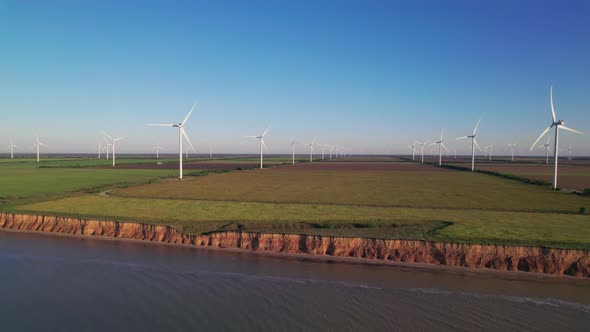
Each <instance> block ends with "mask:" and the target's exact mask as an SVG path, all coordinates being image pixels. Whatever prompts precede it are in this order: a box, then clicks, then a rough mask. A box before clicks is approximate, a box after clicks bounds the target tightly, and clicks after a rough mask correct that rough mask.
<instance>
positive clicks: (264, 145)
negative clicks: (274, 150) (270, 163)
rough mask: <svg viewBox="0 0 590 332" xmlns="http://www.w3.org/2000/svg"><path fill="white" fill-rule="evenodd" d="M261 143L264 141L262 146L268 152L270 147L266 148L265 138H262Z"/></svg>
mask: <svg viewBox="0 0 590 332" xmlns="http://www.w3.org/2000/svg"><path fill="white" fill-rule="evenodd" d="M260 143H262V146H263V147H264V150H265V151H266V152H268V149H267V148H266V144H264V139H263V138H261V139H260Z"/></svg>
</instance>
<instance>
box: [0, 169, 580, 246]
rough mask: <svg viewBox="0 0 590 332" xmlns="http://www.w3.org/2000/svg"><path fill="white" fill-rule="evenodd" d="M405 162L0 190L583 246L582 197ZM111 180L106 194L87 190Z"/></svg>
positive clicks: (199, 229) (32, 207)
mask: <svg viewBox="0 0 590 332" xmlns="http://www.w3.org/2000/svg"><path fill="white" fill-rule="evenodd" d="M226 161H229V160H226ZM331 163H333V161H332V162H329V163H325V165H328V164H331ZM302 166H304V165H302ZM410 166H411V168H410V169H408V168H404V169H406V170H403V171H400V170H388V171H373V170H370V169H369V170H334V169H319V170H318V169H314V170H311V169H305V170H295V169H291V167H290V166H282V167H275V168H269V169H264V170H244V171H235V172H228V173H219V174H208V175H206V176H199V177H194V178H187V179H186V180H184V181H182V182H178V181H157V182H152V183H147V182H149V181H153V180H154V179H157V178H158V177H160V176H161V177H166V176H175V175H176V172H175V171H153V170H109V169H93V168H80V169H77V168H36V169H35V168H34V169H31V168H26V167H24V168H18V167H17V168H13V167H6V168H5V167H1V166H0V196H4V197H17V198H18V197H21V196H22V197H28V199H15V200H13V201H11V204H5V205H4V206H3V207H2V209H4V210H7V211H16V212H22V213H38V214H51V215H67V216H77V217H89V218H100V219H111V220H121V221H136V222H147V223H152V224H165V225H171V226H173V227H177V228H179V229H182V230H183V231H184V232H186V233H188V234H201V233H207V232H216V231H225V230H249V231H260V232H281V233H298V234H314V235H335V236H362V237H375V238H401V239H423V240H436V241H448V242H463V243H482V244H483V243H494V244H514V245H534V246H546V247H560V248H583V249H590V216H588V215H579V214H576V213H577V212H578V211H579V209H580V208H581V207H586V208H588V210H590V198H588V197H582V196H576V195H573V194H567V193H561V192H556V191H550V190H546V189H545V188H544V187H542V186H537V185H530V184H524V183H521V182H518V181H513V180H507V179H502V178H498V177H495V176H490V175H486V174H477V173H476V174H471V173H467V172H461V171H454V170H433V169H432V168H431V167H430V166H420V165H413V166H412V165H410ZM422 167H423V168H422ZM11 172H12V173H11ZM166 172H168V173H171V174H167V173H166ZM197 174H198V173H197ZM146 183H147V184H146ZM117 187H118V189H115V190H114V191H113V192H112V193H113V195H114V196H111V197H103V196H98V195H97V194H95V193H91V192H95V191H97V188H98V189H103V188H117Z"/></svg>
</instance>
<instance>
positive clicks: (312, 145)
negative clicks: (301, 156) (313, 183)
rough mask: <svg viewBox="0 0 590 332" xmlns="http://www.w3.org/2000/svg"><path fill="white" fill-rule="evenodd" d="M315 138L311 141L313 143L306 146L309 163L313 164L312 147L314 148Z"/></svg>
mask: <svg viewBox="0 0 590 332" xmlns="http://www.w3.org/2000/svg"><path fill="white" fill-rule="evenodd" d="M317 139H318V138H317V137H316V138H314V139H313V142H311V143H309V144H307V146H309V162H310V163H311V162H313V147H314V146H315V141H317Z"/></svg>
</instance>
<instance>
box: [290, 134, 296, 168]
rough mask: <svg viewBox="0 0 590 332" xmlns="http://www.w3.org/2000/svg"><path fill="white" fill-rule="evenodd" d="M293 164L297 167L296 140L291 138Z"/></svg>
mask: <svg viewBox="0 0 590 332" xmlns="http://www.w3.org/2000/svg"><path fill="white" fill-rule="evenodd" d="M291 164H292V165H295V138H293V137H291Z"/></svg>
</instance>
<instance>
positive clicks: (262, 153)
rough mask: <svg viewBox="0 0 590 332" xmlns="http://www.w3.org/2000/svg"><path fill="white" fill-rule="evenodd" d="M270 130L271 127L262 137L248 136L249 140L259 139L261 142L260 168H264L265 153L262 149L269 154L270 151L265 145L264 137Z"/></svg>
mask: <svg viewBox="0 0 590 332" xmlns="http://www.w3.org/2000/svg"><path fill="white" fill-rule="evenodd" d="M269 129H270V127H268V128H266V130H265V131H264V132H263V133H262V135H260V136H256V135H254V136H246V137H249V138H257V139H259V140H260V142H259V144H260V168H263V167H264V152H263V151H262V148H264V150H266V152H268V149H267V148H266V144H264V136H266V134H267V133H268V130H269Z"/></svg>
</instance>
